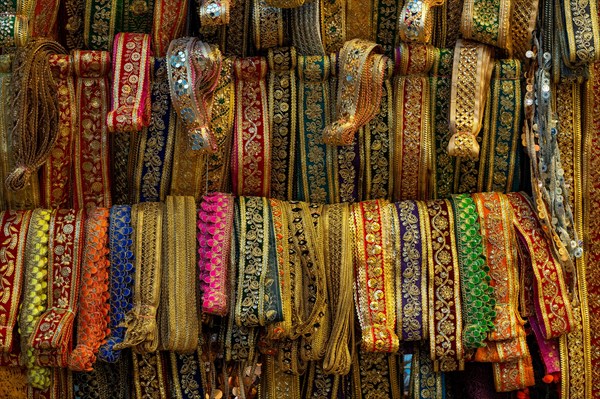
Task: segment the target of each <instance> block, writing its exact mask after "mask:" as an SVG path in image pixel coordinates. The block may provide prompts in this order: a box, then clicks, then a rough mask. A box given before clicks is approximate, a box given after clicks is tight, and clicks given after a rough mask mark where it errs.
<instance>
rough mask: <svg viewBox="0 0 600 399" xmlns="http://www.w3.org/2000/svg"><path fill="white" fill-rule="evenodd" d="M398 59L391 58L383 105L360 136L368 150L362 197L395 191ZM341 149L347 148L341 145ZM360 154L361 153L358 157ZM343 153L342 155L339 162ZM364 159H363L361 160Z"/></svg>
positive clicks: (363, 151) (378, 196) (389, 193)
mask: <svg viewBox="0 0 600 399" xmlns="http://www.w3.org/2000/svg"><path fill="white" fill-rule="evenodd" d="M393 69H394V63H393V62H392V61H391V60H389V59H388V62H387V66H386V68H385V75H384V78H383V87H382V96H381V105H380V107H379V111H378V112H377V114H376V115H375V117H374V118H373V119H372V120H371V121H370V122H369V123H367V124H366V125H365V126H364V127H363V131H362V132H361V133H362V134H361V135H359V136H360V137H359V138H360V140H359V142H360V144H359V146H360V147H363V150H362V151H361V154H364V158H363V159H364V162H360V165H359V168H360V167H361V166H362V167H363V169H362V170H361V173H360V176H361V178H359V181H361V180H362V181H363V186H362V187H360V188H359V189H360V191H362V193H361V195H359V197H360V198H361V199H362V200H370V199H377V198H382V199H388V200H391V197H392V194H393V186H394V179H393V178H391V176H393V173H394V170H393V166H394V162H393V158H394V157H393V155H394V146H395V141H396V138H395V136H394V123H395V116H394V111H395V110H394V95H393V84H392V73H393ZM337 150H338V153H341V152H342V151H343V150H344V148H338V149H337ZM357 158H359V157H357ZM339 161H340V157H338V165H339ZM358 161H360V160H358Z"/></svg>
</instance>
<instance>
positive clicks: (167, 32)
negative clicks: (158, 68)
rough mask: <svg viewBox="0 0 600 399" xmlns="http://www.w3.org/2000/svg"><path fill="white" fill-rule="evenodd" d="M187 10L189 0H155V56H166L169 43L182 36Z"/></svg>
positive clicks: (153, 35) (153, 25) (153, 37)
mask: <svg viewBox="0 0 600 399" xmlns="http://www.w3.org/2000/svg"><path fill="white" fill-rule="evenodd" d="M187 10H188V0H154V17H153V18H152V50H153V53H154V56H155V57H164V56H166V55H167V50H168V49H169V43H171V41H172V40H174V39H176V38H178V37H181V36H182V34H183V30H184V26H185V23H186V15H187Z"/></svg>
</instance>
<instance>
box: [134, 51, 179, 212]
mask: <svg viewBox="0 0 600 399" xmlns="http://www.w3.org/2000/svg"><path fill="white" fill-rule="evenodd" d="M151 70H152V83H151V91H152V96H151V98H152V113H151V119H150V126H148V128H147V129H142V131H141V132H140V134H139V135H138V136H137V140H135V141H134V143H133V146H132V152H134V154H132V156H133V157H135V158H134V159H133V160H132V161H133V162H134V163H135V166H134V167H133V181H132V182H131V197H132V202H134V203H137V202H157V201H164V200H165V198H166V197H167V195H168V194H169V190H170V188H171V187H170V186H171V167H172V164H173V152H174V145H175V125H176V123H175V114H174V112H173V111H172V109H171V100H170V98H169V83H168V78H167V65H166V61H165V59H164V58H155V59H154V67H153V68H151ZM132 141H133V140H132Z"/></svg>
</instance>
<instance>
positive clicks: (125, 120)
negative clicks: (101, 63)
mask: <svg viewBox="0 0 600 399" xmlns="http://www.w3.org/2000/svg"><path fill="white" fill-rule="evenodd" d="M151 55H152V50H151V48H150V36H149V35H145V34H138V33H118V34H117V35H116V36H115V42H114V47H113V68H112V77H113V88H112V104H111V110H110V112H109V113H108V114H107V115H106V124H107V127H108V131H109V132H122V133H134V132H139V131H140V130H142V128H144V127H148V124H149V122H150V106H151V104H150V57H151Z"/></svg>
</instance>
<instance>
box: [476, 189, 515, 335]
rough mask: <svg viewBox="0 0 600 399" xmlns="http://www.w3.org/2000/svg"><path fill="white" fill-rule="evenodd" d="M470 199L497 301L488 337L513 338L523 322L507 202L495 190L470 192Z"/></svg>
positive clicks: (513, 239)
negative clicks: (492, 324)
mask: <svg viewBox="0 0 600 399" xmlns="http://www.w3.org/2000/svg"><path fill="white" fill-rule="evenodd" d="M473 199H474V201H475V205H476V206H477V212H478V214H479V223H480V227H481V229H480V231H481V236H482V239H483V246H484V254H485V256H486V261H487V266H488V267H489V272H488V274H489V276H490V285H491V286H492V287H493V288H494V298H495V302H496V305H495V313H496V317H495V319H494V326H495V328H494V329H493V330H492V331H490V333H489V334H488V339H489V340H490V341H502V340H508V339H513V338H516V337H517V336H518V335H519V333H520V331H522V325H523V324H525V323H524V321H523V320H521V318H520V316H519V310H518V302H519V297H518V295H519V280H518V279H519V274H518V273H519V269H518V263H517V258H516V251H515V247H516V244H517V243H516V240H515V236H514V231H513V228H512V212H511V208H510V204H509V203H508V199H507V198H506V197H505V196H504V195H501V194H498V193H478V194H473Z"/></svg>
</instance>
